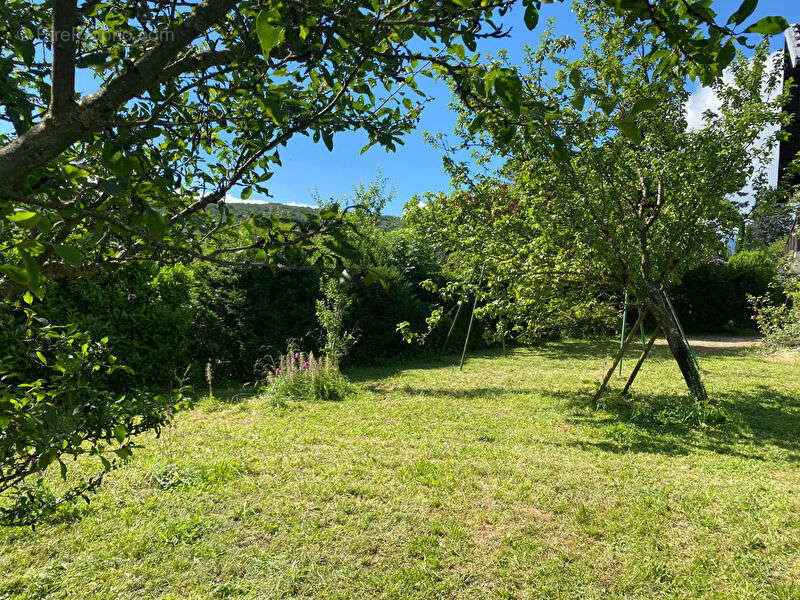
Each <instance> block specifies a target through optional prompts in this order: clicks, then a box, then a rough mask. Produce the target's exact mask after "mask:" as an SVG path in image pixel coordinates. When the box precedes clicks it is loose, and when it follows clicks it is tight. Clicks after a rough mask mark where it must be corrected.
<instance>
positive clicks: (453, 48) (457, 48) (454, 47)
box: [450, 44, 466, 60]
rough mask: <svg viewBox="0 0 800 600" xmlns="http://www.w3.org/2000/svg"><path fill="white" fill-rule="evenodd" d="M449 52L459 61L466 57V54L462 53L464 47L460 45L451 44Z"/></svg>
mask: <svg viewBox="0 0 800 600" xmlns="http://www.w3.org/2000/svg"><path fill="white" fill-rule="evenodd" d="M450 52H452V53H453V54H455V55H456V56H457V57H458V58H460V59H461V60H464V57H465V56H466V54H465V53H464V46H462V45H461V44H453V45H452V46H450Z"/></svg>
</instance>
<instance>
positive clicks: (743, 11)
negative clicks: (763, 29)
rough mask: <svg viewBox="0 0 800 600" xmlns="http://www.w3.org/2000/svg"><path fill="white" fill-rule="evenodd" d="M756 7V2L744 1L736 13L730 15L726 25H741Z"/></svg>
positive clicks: (756, 0)
mask: <svg viewBox="0 0 800 600" xmlns="http://www.w3.org/2000/svg"><path fill="white" fill-rule="evenodd" d="M756 6H758V0H744V2H742V4H741V5H740V6H739V8H738V9H737V11H736V12H735V13H733V14H732V15H731V18H730V19H728V25H730V24H735V25H741V24H742V23H744V21H745V19H747V17H749V16H750V15H752V14H753V11H754V10H755V9H756Z"/></svg>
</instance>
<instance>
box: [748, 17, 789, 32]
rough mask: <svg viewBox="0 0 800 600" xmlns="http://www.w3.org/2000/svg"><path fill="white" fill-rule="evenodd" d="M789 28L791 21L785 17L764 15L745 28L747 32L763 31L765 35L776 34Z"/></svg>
mask: <svg viewBox="0 0 800 600" xmlns="http://www.w3.org/2000/svg"><path fill="white" fill-rule="evenodd" d="M788 28H789V21H787V20H786V19H784V18H783V17H764V18H763V19H759V20H758V21H756V22H755V23H753V24H752V25H750V27H748V28H747V29H745V31H746V32H747V33H761V34H763V35H776V34H778V33H783V32H784V31H785V30H786V29H788Z"/></svg>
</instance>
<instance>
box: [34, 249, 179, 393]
mask: <svg viewBox="0 0 800 600" xmlns="http://www.w3.org/2000/svg"><path fill="white" fill-rule="evenodd" d="M192 284H193V276H192V274H191V272H190V271H189V270H188V269H186V268H184V267H180V266H179V267H172V268H166V269H163V270H159V269H158V268H157V267H156V266H155V265H153V264H152V263H140V264H131V265H128V266H126V267H125V268H123V269H121V270H119V271H115V272H111V273H101V274H99V275H95V276H93V277H87V278H82V279H67V280H57V281H56V282H54V284H53V285H51V286H49V287H48V290H47V294H46V296H45V300H44V302H43V303H41V304H40V305H37V310H39V312H40V313H41V314H42V315H43V316H45V317H46V318H48V319H49V320H50V321H51V322H53V323H72V324H74V325H76V326H77V328H78V329H80V330H84V331H87V332H88V333H89V334H91V335H92V336H93V337H95V338H98V339H99V338H102V337H108V338H109V346H110V348H111V349H112V350H113V352H114V353H115V354H116V355H117V356H119V357H120V358H121V359H122V362H124V363H125V364H126V365H128V366H130V367H131V368H132V369H133V370H134V373H135V374H134V380H135V381H137V382H139V383H157V384H162V385H163V384H170V383H171V382H172V381H173V380H174V377H175V376H176V375H177V374H180V373H183V372H184V371H185V370H186V367H187V366H188V365H189V364H190V363H191V362H192V360H193V358H194V357H193V356H192V353H191V348H190V346H189V345H188V344H187V339H188V338H189V336H190V332H191V330H192V327H193V325H194V323H195V315H194V314H193V310H192V304H191V301H190V298H191V288H192Z"/></svg>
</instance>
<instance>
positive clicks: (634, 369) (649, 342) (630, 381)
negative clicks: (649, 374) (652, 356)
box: [622, 327, 659, 394]
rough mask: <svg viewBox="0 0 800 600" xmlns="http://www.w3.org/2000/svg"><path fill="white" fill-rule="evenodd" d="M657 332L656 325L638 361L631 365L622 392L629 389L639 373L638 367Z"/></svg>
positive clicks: (624, 392) (648, 350)
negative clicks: (631, 368)
mask: <svg viewBox="0 0 800 600" xmlns="http://www.w3.org/2000/svg"><path fill="white" fill-rule="evenodd" d="M658 332H659V328H658V327H656V328H655V331H653V336H652V337H651V338H650V340H648V342H647V345H646V346H645V347H644V350H642V355H641V356H640V357H639V362H637V363H636V366H635V367H633V372H632V373H631V376H630V377H628V383H626V384H625V387H624V388H623V389H622V393H623V394H627V393H628V390H630V389H631V386H632V385H633V380H634V379H636V376H637V375H638V374H639V369H641V368H642V363H644V359H645V358H647V355H648V354H649V353H650V349H651V348H652V347H653V344H654V343H655V341H656V338H657V337H658Z"/></svg>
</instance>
